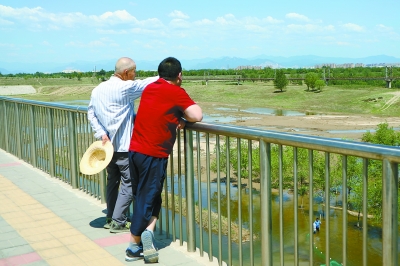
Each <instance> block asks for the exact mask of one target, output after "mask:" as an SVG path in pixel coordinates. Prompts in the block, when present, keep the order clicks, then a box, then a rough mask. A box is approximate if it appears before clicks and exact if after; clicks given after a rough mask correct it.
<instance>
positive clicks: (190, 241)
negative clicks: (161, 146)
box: [184, 129, 201, 252]
mask: <svg viewBox="0 0 400 266" xmlns="http://www.w3.org/2000/svg"><path fill="white" fill-rule="evenodd" d="M184 132H185V134H184V137H185V140H184V141H185V158H186V160H185V170H186V174H185V179H186V210H187V211H186V219H187V223H186V229H187V250H188V251H189V252H195V251H196V224H195V221H196V220H195V206H194V163H193V131H192V130H186V129H185V130H184ZM200 200H201V199H200Z"/></svg>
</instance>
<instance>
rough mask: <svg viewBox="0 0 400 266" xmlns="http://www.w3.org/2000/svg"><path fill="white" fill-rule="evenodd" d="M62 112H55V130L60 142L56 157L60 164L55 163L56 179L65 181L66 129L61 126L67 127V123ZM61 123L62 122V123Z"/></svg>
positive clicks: (57, 146)
mask: <svg viewBox="0 0 400 266" xmlns="http://www.w3.org/2000/svg"><path fill="white" fill-rule="evenodd" d="M62 113H63V111H62V110H57V109H56V110H54V128H55V132H54V134H55V138H54V139H55V140H56V141H57V142H58V145H56V146H55V157H56V158H58V162H57V161H55V164H56V178H60V179H61V180H63V181H65V177H66V170H65V161H67V160H65V158H64V130H65V129H64V127H63V126H61V127H60V125H65V121H63V119H62V116H61V114H62ZM60 121H62V122H61V123H60Z"/></svg>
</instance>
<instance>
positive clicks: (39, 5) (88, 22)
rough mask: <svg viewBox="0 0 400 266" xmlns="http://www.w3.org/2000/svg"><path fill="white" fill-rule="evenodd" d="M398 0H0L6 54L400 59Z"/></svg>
mask: <svg viewBox="0 0 400 266" xmlns="http://www.w3.org/2000/svg"><path fill="white" fill-rule="evenodd" d="M399 10H400V1H399V0H380V1H371V0H363V1H359V0H346V1H344V0H336V1H310V0H292V1H288V0H281V1H273V2H272V1H265V0H264V1H253V0H247V1H225V0H222V1H221V0H213V1H209V0H203V1H187V0H185V1H173V0H170V1H164V0H157V1H155V0H146V1H144V0H138V1H129V0H128V1H119V0H113V1H86V0H81V1H77V0H68V1H35V0H18V1H15V0H2V1H1V2H0V61H2V62H21V63H25V62H29V63H36V62H37V63H43V62H57V63H65V62H73V61H77V60H82V61H97V60H109V59H116V58H119V57H121V56H129V57H132V58H133V59H140V60H160V61H161V60H162V59H163V58H165V57H167V56H174V57H177V58H178V59H201V58H219V57H223V56H229V57H242V58H252V57H255V56H258V55H270V56H297V55H317V56H329V57H350V58H359V57H366V56H372V55H382V54H385V55H390V56H395V57H399V58H400V19H399Z"/></svg>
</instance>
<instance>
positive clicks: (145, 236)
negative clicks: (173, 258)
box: [141, 230, 158, 263]
mask: <svg viewBox="0 0 400 266" xmlns="http://www.w3.org/2000/svg"><path fill="white" fill-rule="evenodd" d="M141 240H142V243H143V255H144V261H145V262H150V263H156V262H158V252H157V248H156V247H155V245H154V242H155V239H154V235H153V233H152V232H150V231H148V230H144V231H143V233H142V235H141Z"/></svg>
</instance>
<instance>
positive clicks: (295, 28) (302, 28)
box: [287, 24, 323, 33]
mask: <svg viewBox="0 0 400 266" xmlns="http://www.w3.org/2000/svg"><path fill="white" fill-rule="evenodd" d="M287 29H288V30H289V31H290V32H297V33H304V32H308V33H312V32H320V31H323V28H322V27H320V26H317V25H313V24H305V25H299V24H290V25H287Z"/></svg>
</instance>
